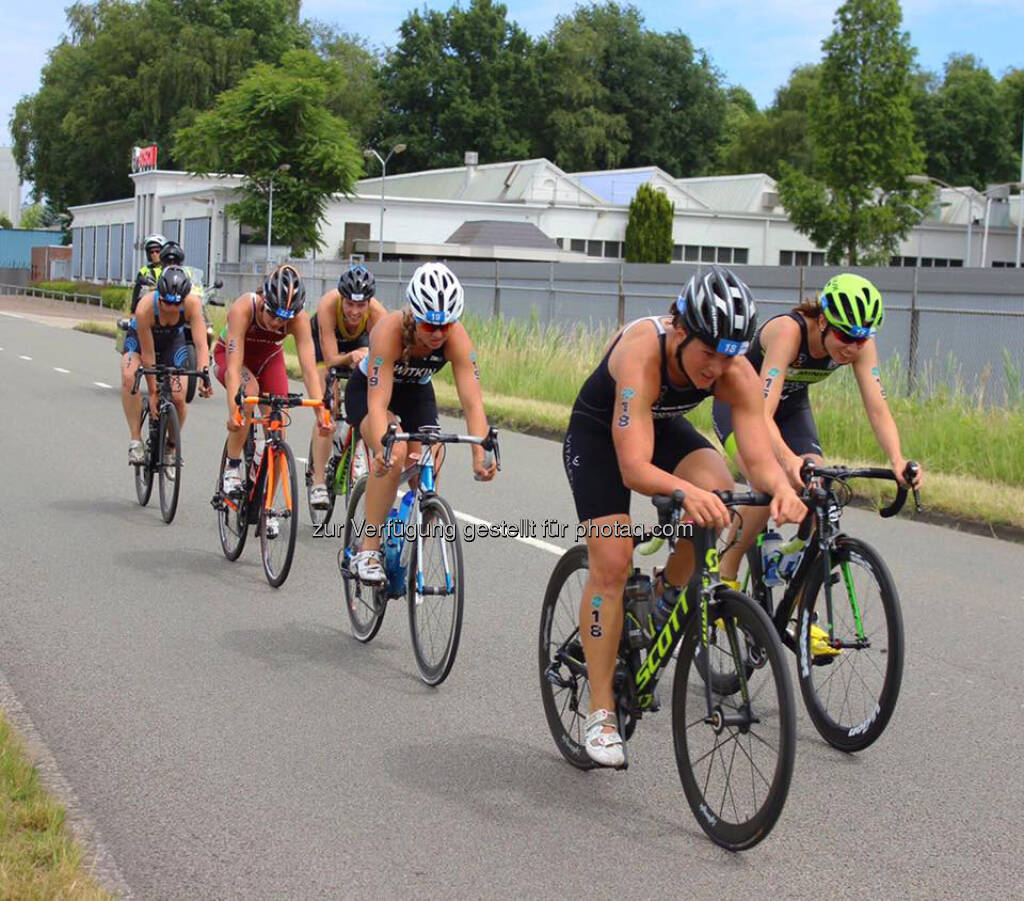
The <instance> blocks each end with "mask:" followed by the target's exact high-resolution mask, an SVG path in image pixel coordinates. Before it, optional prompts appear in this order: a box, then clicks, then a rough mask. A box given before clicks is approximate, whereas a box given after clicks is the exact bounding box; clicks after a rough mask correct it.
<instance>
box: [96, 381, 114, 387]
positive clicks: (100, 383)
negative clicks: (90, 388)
mask: <svg viewBox="0 0 1024 901" xmlns="http://www.w3.org/2000/svg"><path fill="white" fill-rule="evenodd" d="M93 384H94V385H95V386H96V387H97V388H113V387H114V386H113V385H108V384H107V383H106V382H93Z"/></svg>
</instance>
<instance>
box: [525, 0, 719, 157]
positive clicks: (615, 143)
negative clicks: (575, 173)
mask: <svg viewBox="0 0 1024 901" xmlns="http://www.w3.org/2000/svg"><path fill="white" fill-rule="evenodd" d="M542 59H543V64H544V82H545V85H546V95H547V100H546V102H545V106H546V107H547V108H548V109H549V110H550V113H549V116H548V122H549V126H550V127H549V129H546V130H545V131H544V132H543V134H546V135H547V137H548V142H547V143H546V144H543V143H542V148H543V149H544V150H545V152H546V154H547V155H550V156H552V157H553V158H554V159H555V160H556V161H557V162H558V163H559V165H561V166H563V167H564V168H568V169H591V168H596V167H601V166H609V165H624V166H646V165H658V166H661V167H663V168H664V169H666V170H668V171H669V172H671V173H673V174H674V175H697V174H701V173H703V172H706V171H710V170H711V169H712V168H713V167H714V165H715V160H716V157H717V155H718V153H719V151H718V147H719V145H720V143H721V139H722V133H723V129H724V126H725V117H726V109H727V104H726V97H725V92H724V91H723V90H722V88H721V85H720V77H719V74H718V73H717V72H716V71H715V69H714V68H713V67H712V66H711V63H710V61H709V60H708V58H707V56H706V55H705V54H704V53H703V52H700V51H696V50H695V49H694V47H693V44H692V43H691V42H690V39H689V38H688V37H687V36H686V35H684V34H682V33H680V32H669V33H667V34H660V33H657V32H653V31H649V30H648V29H646V28H645V27H644V19H643V16H642V15H641V13H640V11H639V10H638V9H637V8H636V7H635V6H632V5H626V6H620V5H619V4H617V3H613V2H605V3H592V4H590V5H588V6H577V7H576V9H575V11H574V12H573V14H572V15H570V16H560V17H558V18H557V19H556V20H555V25H554V28H553V29H552V31H551V33H550V34H549V35H548V37H547V39H546V41H545V52H544V53H543V55H542ZM602 132H603V135H602Z"/></svg>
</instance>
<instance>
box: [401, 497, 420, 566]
mask: <svg viewBox="0 0 1024 901" xmlns="http://www.w3.org/2000/svg"><path fill="white" fill-rule="evenodd" d="M415 499H416V492H415V491H413V490H412V489H411V488H410V489H409V490H408V491H406V492H405V494H404V495H402V500H401V502H400V503H399V505H398V521H399V522H400V523H402V525H403V527H406V526H408V524H409V513H410V511H411V510H412V504H413V501H414V500H415ZM409 538H413V540H415V538H414V536H413V535H412V534H410V533H408V532H406V531H405V528H403V530H402V534H401V535H399V536H398V545H399V554H398V560H399V566H400V568H401V569H403V570H404V569H405V568H406V567H407V566H408V565H409V554H410V552H411V551H412V545H413V541H409V540H407V539H409Z"/></svg>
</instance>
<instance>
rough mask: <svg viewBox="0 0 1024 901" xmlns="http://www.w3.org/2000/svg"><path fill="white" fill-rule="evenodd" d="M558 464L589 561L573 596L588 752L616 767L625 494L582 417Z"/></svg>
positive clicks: (606, 446)
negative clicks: (583, 667)
mask: <svg viewBox="0 0 1024 901" xmlns="http://www.w3.org/2000/svg"><path fill="white" fill-rule="evenodd" d="M562 461H563V464H564V466H565V472H566V475H567V476H568V479H569V487H570V489H571V490H572V495H573V501H574V503H575V506H576V515H577V517H578V519H579V523H580V525H579V530H578V532H577V537H580V536H582V537H585V538H586V542H587V553H588V558H589V568H588V572H587V581H586V583H585V584H584V587H583V596H582V597H581V598H580V641H581V643H582V645H583V654H584V658H585V659H586V661H587V678H588V680H589V682H590V711H589V713H590V714H591V716H590V717H588V719H587V739H586V747H587V753H588V754H589V755H590V756H591V758H592V759H593V760H595V761H596V762H597V763H602V764H605V765H612V766H617V765H621V763H622V761H623V758H624V755H623V750H622V739H621V737H620V736H619V733H618V728H617V724H616V723H615V721H614V719H612V718H611V717H612V712H614V710H615V706H616V705H615V697H614V691H613V688H612V677H613V675H614V672H615V658H616V655H617V652H618V647H619V638H620V635H621V633H622V617H623V610H622V593H623V589H624V587H625V584H626V576H627V574H628V571H629V564H630V561H631V560H632V558H633V539H632V536H631V534H630V531H629V530H630V518H629V489H628V488H626V486H625V485H624V484H623V482H622V474H621V472H620V470H619V464H618V458H617V456H616V454H615V447H614V445H613V444H612V440H611V435H609V434H608V431H607V430H605V429H601V428H600V426H598V425H597V424H596V423H594V422H593V421H592V420H590V419H588V418H587V417H585V416H580V415H573V416H572V417H570V420H569V429H568V431H567V432H566V435H565V440H564V442H563V444H562ZM602 712H604V713H605V714H606V715H605V716H602Z"/></svg>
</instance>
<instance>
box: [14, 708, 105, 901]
mask: <svg viewBox="0 0 1024 901" xmlns="http://www.w3.org/2000/svg"><path fill="white" fill-rule="evenodd" d="M0 781H2V782H3V791H2V793H0V897H3V898H82V899H108V898H112V897H113V896H112V895H109V894H108V893H107V892H105V891H104V890H103V889H101V888H100V887H99V886H97V885H96V883H95V882H93V880H92V879H91V878H90V877H89V876H88V875H87V873H86V872H85V868H84V867H83V864H82V851H81V849H80V848H79V847H78V845H77V844H76V843H75V842H74V841H73V840H72V838H71V836H70V835H69V830H68V827H67V824H66V822H65V813H64V807H63V806H62V805H61V804H58V803H57V802H56V801H54V800H52V799H51V798H50V797H48V796H47V794H46V792H45V791H44V790H43V788H42V786H41V785H40V784H39V774H38V772H37V770H36V768H35V767H34V766H33V765H32V764H31V763H30V762H29V760H28V758H27V756H26V754H25V750H24V747H23V746H22V743H21V739H20V738H19V737H18V736H17V734H16V733H15V732H14V730H13V729H12V728H11V726H10V724H9V723H8V722H7V718H6V717H5V716H4V715H3V713H2V712H0Z"/></svg>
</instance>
